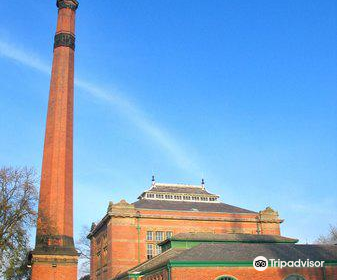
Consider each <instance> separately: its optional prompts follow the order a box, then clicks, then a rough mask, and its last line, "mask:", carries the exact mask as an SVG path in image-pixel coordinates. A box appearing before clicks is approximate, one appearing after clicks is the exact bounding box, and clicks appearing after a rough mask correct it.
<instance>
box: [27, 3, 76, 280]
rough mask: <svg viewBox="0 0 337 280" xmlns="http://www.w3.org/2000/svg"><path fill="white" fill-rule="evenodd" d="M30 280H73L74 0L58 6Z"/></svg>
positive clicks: (74, 267) (74, 264)
mask: <svg viewBox="0 0 337 280" xmlns="http://www.w3.org/2000/svg"><path fill="white" fill-rule="evenodd" d="M57 7H58V21H57V29H56V35H55V40H54V59H53V66H52V73H51V82H50V93H49V103H48V114H47V125H46V134H45V142H44V151H43V162H42V174H41V187H40V201H39V214H38V222H37V233H36V244H35V249H34V251H32V253H31V256H30V258H31V263H32V280H60V279H66V280H76V279H77V260H78V254H77V251H76V250H75V246H74V240H73V110H74V51H75V12H76V9H77V7H78V2H77V1H76V0H58V1H57Z"/></svg>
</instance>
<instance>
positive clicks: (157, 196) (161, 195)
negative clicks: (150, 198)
mask: <svg viewBox="0 0 337 280" xmlns="http://www.w3.org/2000/svg"><path fill="white" fill-rule="evenodd" d="M156 198H164V195H163V194H156Z"/></svg>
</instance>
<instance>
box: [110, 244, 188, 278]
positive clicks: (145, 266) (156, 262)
mask: <svg viewBox="0 0 337 280" xmlns="http://www.w3.org/2000/svg"><path fill="white" fill-rule="evenodd" d="M183 251H184V249H177V248H175V249H169V250H167V251H165V252H164V253H162V254H160V255H157V256H155V257H153V258H152V259H150V260H147V261H146V262H143V263H141V264H140V265H137V266H135V267H134V268H132V269H130V270H128V271H125V272H124V273H122V274H120V275H118V276H117V277H116V278H117V279H119V278H123V277H125V276H126V275H128V273H136V272H143V271H147V270H152V269H156V268H159V267H161V266H163V265H165V264H166V263H167V262H168V261H169V260H170V259H172V258H174V257H176V256H177V255H179V254H180V253H181V252H183Z"/></svg>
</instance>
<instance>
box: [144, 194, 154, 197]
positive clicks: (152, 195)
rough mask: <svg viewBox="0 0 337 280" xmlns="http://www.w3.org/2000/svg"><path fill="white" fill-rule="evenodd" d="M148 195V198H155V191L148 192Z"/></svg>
mask: <svg viewBox="0 0 337 280" xmlns="http://www.w3.org/2000/svg"><path fill="white" fill-rule="evenodd" d="M146 197H148V198H154V194H153V193H148V194H146Z"/></svg>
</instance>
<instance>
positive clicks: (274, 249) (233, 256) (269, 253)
mask: <svg viewBox="0 0 337 280" xmlns="http://www.w3.org/2000/svg"><path fill="white" fill-rule="evenodd" d="M257 256H264V257H266V258H267V259H276V260H277V259H281V260H282V261H297V260H299V259H301V260H307V259H310V261H326V262H327V261H334V262H337V246H336V245H297V244H278V243H270V244H262V243H252V244H249V243H222V244H221V243H220V244H219V243H218V244H210V243H201V244H199V245H198V246H196V247H193V248H191V249H177V248H174V249H169V250H167V251H165V252H164V253H162V254H160V255H158V256H156V257H154V258H153V259H150V260H148V261H146V262H144V263H142V264H140V265H138V266H136V267H134V268H132V269H130V270H129V271H127V272H124V273H123V274H121V275H119V276H118V277H117V278H116V279H121V278H123V277H125V276H126V275H128V274H129V273H144V272H147V271H151V270H154V269H157V268H159V267H163V266H165V265H167V264H168V263H171V265H172V264H174V263H183V262H185V263H186V262H190V263H192V265H193V262H195V263H198V266H199V267H200V266H202V262H205V263H206V262H216V263H217V264H218V265H219V263H222V262H223V263H226V262H227V263H231V262H235V263H238V262H240V261H241V262H251V263H253V260H254V259H255V258H256V257H257ZM237 265H238V264H237Z"/></svg>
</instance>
